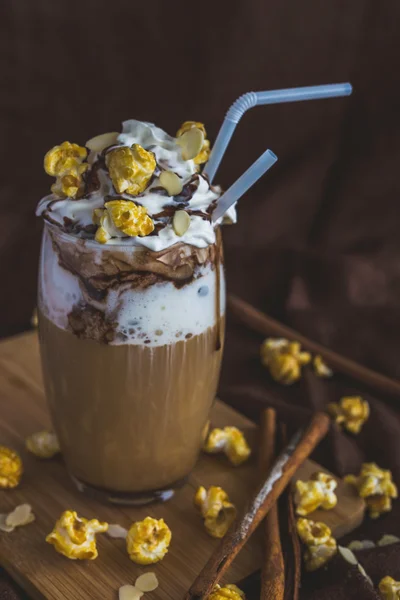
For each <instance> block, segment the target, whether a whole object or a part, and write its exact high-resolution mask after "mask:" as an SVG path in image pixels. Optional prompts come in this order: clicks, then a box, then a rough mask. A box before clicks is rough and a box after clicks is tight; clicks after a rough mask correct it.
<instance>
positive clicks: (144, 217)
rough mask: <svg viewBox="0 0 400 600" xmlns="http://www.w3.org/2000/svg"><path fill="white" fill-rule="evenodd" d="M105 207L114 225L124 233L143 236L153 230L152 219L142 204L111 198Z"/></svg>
mask: <svg viewBox="0 0 400 600" xmlns="http://www.w3.org/2000/svg"><path fill="white" fill-rule="evenodd" d="M105 207H106V210H107V212H108V214H109V216H110V217H111V220H112V222H113V224H114V225H115V227H117V228H118V229H119V230H120V231H122V233H124V234H125V235H129V236H131V237H136V236H141V237H144V236H146V235H149V234H150V233H151V232H152V231H153V230H154V222H153V219H151V218H150V217H149V216H148V214H147V209H146V208H145V207H144V206H139V205H138V204H135V203H134V202H131V201H130V200H111V201H110V202H106V203H105Z"/></svg>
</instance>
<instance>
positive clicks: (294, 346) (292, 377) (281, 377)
mask: <svg viewBox="0 0 400 600" xmlns="http://www.w3.org/2000/svg"><path fill="white" fill-rule="evenodd" d="M260 354H261V362H262V364H263V365H264V366H265V367H267V368H268V369H269V371H270V373H271V377H272V378H273V379H274V380H275V381H277V382H279V383H282V384H283V385H292V384H293V383H294V382H295V381H298V380H299V379H300V377H301V367H303V366H304V365H307V364H308V363H309V362H310V360H311V354H310V353H309V352H303V351H302V349H301V344H299V342H289V341H288V340H286V339H284V338H267V339H266V340H264V342H263V343H262V345H261V348H260Z"/></svg>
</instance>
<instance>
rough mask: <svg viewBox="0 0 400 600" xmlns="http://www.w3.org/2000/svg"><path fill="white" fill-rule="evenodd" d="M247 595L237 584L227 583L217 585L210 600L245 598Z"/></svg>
mask: <svg viewBox="0 0 400 600" xmlns="http://www.w3.org/2000/svg"><path fill="white" fill-rule="evenodd" d="M244 598H245V595H244V593H243V592H242V590H240V589H239V588H238V587H237V586H236V585H233V584H227V585H224V586H223V587H221V586H220V585H216V586H215V588H214V589H213V591H212V592H211V594H210V595H209V596H208V600H244Z"/></svg>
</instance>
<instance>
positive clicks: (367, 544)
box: [347, 540, 375, 552]
mask: <svg viewBox="0 0 400 600" xmlns="http://www.w3.org/2000/svg"><path fill="white" fill-rule="evenodd" d="M347 548H348V549H349V550H351V551H352V552H353V551H354V550H366V549H367V548H375V544H374V542H372V541H371V540H361V541H359V540H353V541H352V542H350V544H347Z"/></svg>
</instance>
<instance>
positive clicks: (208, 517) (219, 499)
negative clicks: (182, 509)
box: [194, 485, 236, 538]
mask: <svg viewBox="0 0 400 600" xmlns="http://www.w3.org/2000/svg"><path fill="white" fill-rule="evenodd" d="M194 504H195V506H197V507H198V508H199V509H200V511H201V515H202V517H203V519H204V526H205V528H206V530H207V532H208V533H209V534H210V535H211V536H212V537H216V538H222V537H224V535H225V534H226V532H227V531H228V529H229V527H230V526H231V524H232V523H233V521H234V520H235V517H236V508H235V506H234V505H233V504H232V503H231V502H229V497H228V494H227V493H226V492H225V491H224V490H223V489H222V488H220V487H217V486H214V485H212V486H211V487H210V488H209V489H208V490H206V489H205V488H204V487H203V486H200V487H199V489H198V490H197V492H196V495H195V497H194Z"/></svg>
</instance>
